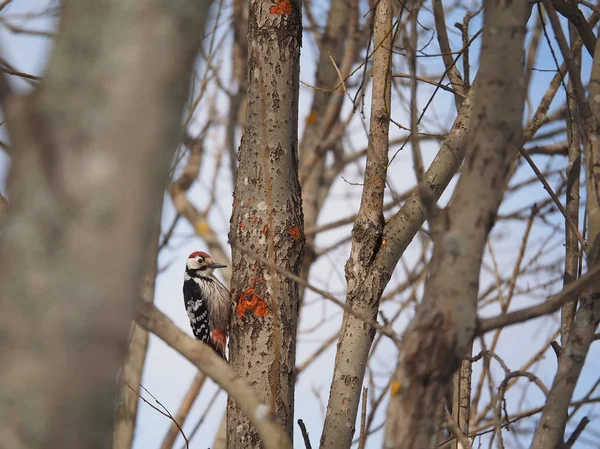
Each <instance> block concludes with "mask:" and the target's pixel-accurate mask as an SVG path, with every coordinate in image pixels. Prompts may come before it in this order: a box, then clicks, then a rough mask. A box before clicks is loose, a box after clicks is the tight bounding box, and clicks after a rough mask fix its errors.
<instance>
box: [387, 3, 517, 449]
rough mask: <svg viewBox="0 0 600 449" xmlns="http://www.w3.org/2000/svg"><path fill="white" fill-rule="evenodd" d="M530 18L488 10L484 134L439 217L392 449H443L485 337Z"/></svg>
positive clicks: (478, 119) (399, 390)
mask: <svg viewBox="0 0 600 449" xmlns="http://www.w3.org/2000/svg"><path fill="white" fill-rule="evenodd" d="M526 12H527V11H526V6H525V3H521V2H517V3H515V4H510V2H505V1H500V0H490V1H488V2H486V4H485V13H484V32H483V43H482V50H481V68H480V71H479V75H478V76H479V81H480V87H479V90H478V92H477V94H476V97H475V106H474V111H473V129H474V135H473V138H472V140H471V141H469V143H468V145H467V156H466V161H465V164H464V166H463V173H462V175H461V178H460V180H459V182H458V184H457V187H456V191H455V196H454V200H453V202H452V204H451V205H450V207H449V208H448V210H447V211H444V212H443V213H442V214H441V215H439V216H438V217H437V218H436V217H430V218H431V219H432V223H433V226H432V231H433V239H434V252H433V257H432V261H431V263H430V267H431V268H430V274H429V278H428V280H427V282H426V284H425V290H424V295H423V301H422V303H421V304H420V305H419V307H418V310H417V314H416V317H415V319H414V320H413V321H412V322H411V324H410V326H409V328H408V329H407V331H406V334H405V336H404V338H403V341H402V345H401V348H400V351H399V362H398V369H397V371H396V374H395V375H394V379H393V382H392V396H391V398H390V403H389V408H388V417H387V422H386V430H385V436H384V447H385V448H397V447H403V448H407V449H408V448H410V449H412V448H415V449H416V448H419V449H426V448H433V447H436V445H437V438H438V436H439V432H438V431H437V429H438V425H439V424H440V422H439V410H440V403H442V402H443V400H444V396H445V394H446V392H447V391H448V388H449V387H450V385H451V382H452V377H453V375H454V373H455V371H456V369H457V368H458V366H459V363H460V361H461V360H462V359H463V358H464V357H465V355H466V354H467V351H468V350H469V348H470V344H471V342H472V339H473V336H474V335H475V327H476V298H477V292H478V286H479V271H480V267H481V260H482V255H483V250H484V246H485V242H486V240H487V237H488V234H489V231H490V230H491V228H492V226H493V224H494V221H495V217H496V213H497V210H498V207H499V205H500V202H501V200H502V196H503V193H504V186H505V184H506V178H507V176H508V174H509V170H510V166H511V164H512V161H513V159H514V157H515V155H516V154H517V152H518V150H519V148H520V146H521V141H522V117H523V103H524V98H525V86H524V84H523V69H522V61H523V56H524V48H523V43H524V36H525V27H524V23H525V20H526Z"/></svg>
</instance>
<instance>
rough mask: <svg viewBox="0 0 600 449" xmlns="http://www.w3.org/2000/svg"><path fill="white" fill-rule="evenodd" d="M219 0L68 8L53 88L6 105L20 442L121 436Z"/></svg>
mask: <svg viewBox="0 0 600 449" xmlns="http://www.w3.org/2000/svg"><path fill="white" fill-rule="evenodd" d="M209 6H210V1H197V0H193V1H191V0H189V1H179V2H176V3H170V4H168V5H167V4H164V2H162V1H158V0H154V1H149V2H122V1H107V2H102V3H101V4H99V3H98V2H96V1H93V0H87V1H65V2H63V5H62V19H61V20H62V22H61V27H60V32H59V34H58V35H57V37H56V42H55V46H54V50H53V53H52V57H51V60H50V63H49V65H48V68H47V71H46V74H45V77H44V81H43V83H42V84H41V85H40V86H39V88H38V89H37V90H36V91H35V92H34V93H33V94H32V95H29V96H27V97H14V96H13V97H9V98H8V100H7V101H6V103H5V112H6V117H7V121H8V124H9V131H10V138H11V146H12V147H11V148H12V170H11V173H10V183H9V198H10V204H9V207H8V214H7V220H6V224H5V227H4V228H3V234H2V242H1V247H0V309H1V310H2V314H1V315H0V329H2V338H1V339H0V354H2V364H1V365H0V416H2V419H1V420H0V441H2V445H3V446H4V447H10V448H13V449H22V448H23V449H24V448H48V447H57V448H58V447H85V448H105V447H107V444H108V442H109V441H110V439H111V430H112V421H113V410H114V403H115V402H114V401H115V392H116V387H117V383H116V381H117V371H118V368H119V366H120V365H121V363H122V361H123V357H124V355H125V350H126V343H127V330H128V328H129V326H130V322H131V321H130V320H131V318H132V316H133V305H134V300H135V299H136V298H137V297H138V296H139V289H140V285H141V282H142V275H143V268H144V267H145V266H147V265H148V258H149V257H152V254H151V252H149V251H147V248H148V245H147V242H148V237H149V236H150V235H155V234H156V229H157V227H158V226H159V224H158V222H157V221H156V219H155V217H156V213H157V211H159V210H160V202H161V200H162V194H163V190H164V187H165V182H166V180H167V173H168V167H169V162H170V160H171V156H172V150H173V149H174V148H175V145H176V144H177V142H178V139H179V138H180V135H181V119H180V118H181V115H182V111H183V107H184V103H185V100H186V98H187V95H188V86H189V82H190V77H191V71H192V67H193V64H194V62H195V58H196V53H197V50H198V48H199V45H200V42H201V39H202V37H203V34H204V22H205V19H206V17H207V14H208V8H209ZM82 24H85V26H82Z"/></svg>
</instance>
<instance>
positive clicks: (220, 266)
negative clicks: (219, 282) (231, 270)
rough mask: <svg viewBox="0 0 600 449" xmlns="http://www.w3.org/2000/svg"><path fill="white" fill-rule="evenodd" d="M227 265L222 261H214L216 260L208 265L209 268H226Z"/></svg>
mask: <svg viewBox="0 0 600 449" xmlns="http://www.w3.org/2000/svg"><path fill="white" fill-rule="evenodd" d="M226 267H227V265H223V264H222V263H214V262H211V263H210V264H209V265H208V268H213V269H215V268H226Z"/></svg>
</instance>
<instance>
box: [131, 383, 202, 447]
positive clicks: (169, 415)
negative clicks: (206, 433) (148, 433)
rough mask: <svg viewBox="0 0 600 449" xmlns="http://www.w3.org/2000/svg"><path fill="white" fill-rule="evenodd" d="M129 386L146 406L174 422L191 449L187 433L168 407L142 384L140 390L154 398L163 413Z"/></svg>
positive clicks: (186, 444) (186, 445)
mask: <svg viewBox="0 0 600 449" xmlns="http://www.w3.org/2000/svg"><path fill="white" fill-rule="evenodd" d="M127 386H128V387H129V388H130V389H131V391H133V392H134V393H135V394H136V395H137V396H138V397H139V398H140V399H141V400H142V401H144V402H145V403H146V404H148V405H149V406H150V407H152V408H153V409H154V410H156V411H157V412H158V413H160V414H161V415H163V416H165V417H167V418H169V419H170V420H171V421H173V423H174V424H175V425H176V426H177V429H179V433H181V436H183V439H184V440H185V447H186V448H187V449H189V448H190V442H189V441H188V439H187V437H186V436H185V433H184V432H183V429H182V428H181V426H180V425H179V423H178V422H177V421H176V420H175V418H174V417H173V415H171V412H170V411H169V410H168V409H167V407H165V406H164V405H163V404H162V403H161V402H160V401H159V400H158V399H156V397H155V396H154V395H153V394H152V393H150V392H149V391H148V390H147V389H146V387H144V386H143V385H142V384H140V388H142V389H143V390H144V391H145V392H146V393H148V394H149V395H150V396H152V399H154V400H155V401H156V403H157V404H158V405H160V406H161V407H162V408H163V409H164V410H165V411H164V412H163V411H162V410H161V409H159V408H158V407H156V406H155V405H154V404H151V403H150V402H148V400H147V399H146V398H145V397H143V396H142V395H141V394H139V393H138V392H137V391H135V389H134V388H133V387H132V386H131V385H129V384H127Z"/></svg>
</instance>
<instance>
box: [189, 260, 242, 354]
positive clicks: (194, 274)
mask: <svg viewBox="0 0 600 449" xmlns="http://www.w3.org/2000/svg"><path fill="white" fill-rule="evenodd" d="M226 266H227V265H222V264H219V263H215V262H213V260H212V258H211V257H210V256H209V255H208V254H206V253H205V252H202V251H195V252H193V253H192V254H190V255H189V257H188V259H187V262H186V265H185V274H184V277H183V278H184V281H183V301H184V303H185V309H186V311H187V314H188V317H189V319H190V325H191V326H192V332H193V333H194V336H195V337H196V338H197V339H198V340H200V341H202V342H204V343H207V344H208V345H210V347H211V348H213V349H214V350H215V351H216V352H217V354H219V355H220V356H221V357H223V358H224V359H225V346H226V345H227V330H228V328H229V318H230V316H231V301H230V299H229V290H228V289H227V287H225V286H224V285H223V284H221V282H220V281H219V280H218V279H217V278H216V277H215V275H214V274H213V271H214V269H215V268H224V267H226Z"/></svg>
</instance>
